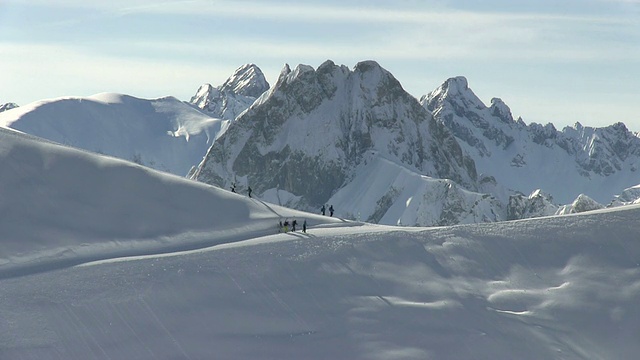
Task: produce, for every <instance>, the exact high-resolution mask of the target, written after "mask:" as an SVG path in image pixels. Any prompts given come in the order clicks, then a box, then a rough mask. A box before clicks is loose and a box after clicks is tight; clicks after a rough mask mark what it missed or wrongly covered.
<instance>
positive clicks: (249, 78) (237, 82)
mask: <svg viewBox="0 0 640 360" xmlns="http://www.w3.org/2000/svg"><path fill="white" fill-rule="evenodd" d="M267 90H269V83H268V82H267V80H266V78H265V76H264V74H263V73H262V70H260V68H258V67H257V66H256V65H255V64H246V65H243V66H241V67H239V68H238V69H236V71H235V72H234V73H233V75H231V76H230V77H229V78H228V79H227V80H226V81H225V82H224V83H223V84H222V85H220V86H218V87H213V86H212V85H211V84H204V85H202V86H200V87H199V88H198V91H197V92H196V94H195V95H194V96H193V97H192V98H191V100H190V101H189V102H190V103H191V104H193V105H195V106H196V107H198V108H200V109H201V110H203V111H204V112H206V113H207V114H209V115H211V116H213V117H215V118H220V119H226V120H233V119H235V118H236V117H237V116H238V115H240V113H242V112H243V111H244V110H246V109H247V108H248V107H249V106H251V104H252V103H253V102H254V101H255V100H256V99H257V98H258V97H260V95H262V94H263V93H264V92H266V91H267Z"/></svg>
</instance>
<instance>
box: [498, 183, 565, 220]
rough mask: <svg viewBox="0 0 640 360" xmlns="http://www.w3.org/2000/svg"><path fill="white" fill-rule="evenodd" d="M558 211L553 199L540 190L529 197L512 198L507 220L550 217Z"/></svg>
mask: <svg viewBox="0 0 640 360" xmlns="http://www.w3.org/2000/svg"><path fill="white" fill-rule="evenodd" d="M557 211H558V205H554V204H553V198H552V197H551V196H550V195H549V194H545V193H544V192H542V190H539V189H538V190H536V191H534V192H532V193H531V195H529V196H524V195H521V194H519V195H512V196H510V197H509V204H508V205H507V220H518V219H528V218H534V217H541V216H550V215H555V214H556V212H557Z"/></svg>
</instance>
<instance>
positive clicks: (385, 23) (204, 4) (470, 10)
mask: <svg viewBox="0 0 640 360" xmlns="http://www.w3.org/2000/svg"><path fill="white" fill-rule="evenodd" d="M327 59H331V60H333V61H334V62H336V63H338V64H344V65H347V66H349V67H353V66H354V65H355V64H356V63H357V62H358V61H361V60H369V59H372V60H376V61H378V62H379V63H380V64H381V65H382V66H383V67H385V68H386V69H388V70H389V71H391V72H392V73H393V74H394V75H395V76H396V78H398V80H399V81H400V82H401V83H402V85H403V86H404V88H405V89H406V90H407V91H408V92H409V93H411V94H413V95H414V96H416V97H420V96H421V95H424V94H426V93H428V92H429V91H431V90H433V89H434V88H435V87H437V86H438V85H440V84H441V83H442V82H443V81H445V80H446V79H447V78H449V77H453V76H458V75H462V76H465V77H467V79H468V81H469V85H470V87H471V88H472V89H473V90H474V91H475V92H476V94H477V95H478V96H479V97H480V98H481V99H482V100H483V101H484V102H485V103H487V104H489V102H490V100H491V98H492V97H500V98H502V99H503V100H504V101H505V102H506V103H507V104H508V105H509V106H510V107H511V110H512V112H513V113H514V116H516V117H517V116H522V117H523V119H524V121H525V122H527V123H530V122H538V123H547V122H552V123H554V124H555V125H556V127H558V128H562V127H563V126H565V125H570V124H573V123H575V122H576V121H580V122H581V123H582V124H583V125H587V126H606V125H610V124H613V123H614V122H618V121H622V122H624V123H625V124H627V126H628V127H629V128H630V130H633V131H640V90H638V85H637V83H638V81H639V80H640V0H552V1H549V0H532V1H518V0H488V1H480V0H477V1H471V0H433V1H431V0H420V1H418V0H389V1H381V0H376V1H366V0H341V1H337V0H324V1H294V0H280V1H270V0H269V1H243V0H184V1H169V0H155V1H151V0H110V1H91V0H0V103H4V102H16V103H18V104H19V105H25V104H27V103H29V102H32V101H37V100H41V99H45V98H53V97H61V96H89V95H92V94H95V93H99V92H119V93H125V94H129V95H133V96H138V97H144V98H154V97H160V96H165V95H173V96H176V97H177V98H179V99H182V100H189V99H190V97H191V96H192V95H193V94H194V93H195V91H196V90H197V88H198V86H199V85H201V84H203V83H211V84H213V85H219V84H221V83H222V82H223V81H224V80H225V79H226V78H227V77H228V76H229V75H231V73H232V72H233V70H235V69H236V68H237V67H239V66H240V65H242V64H245V63H255V64H257V65H258V66H259V67H260V68H261V69H262V70H263V71H264V72H265V74H266V75H267V78H268V80H269V81H270V82H271V83H274V82H275V80H276V77H277V75H278V74H279V72H280V69H281V68H282V66H283V65H284V64H285V63H288V64H290V65H291V66H295V65H297V64H299V63H303V64H308V65H312V66H314V67H317V66H318V65H320V64H321V63H322V62H324V61H325V60H327Z"/></svg>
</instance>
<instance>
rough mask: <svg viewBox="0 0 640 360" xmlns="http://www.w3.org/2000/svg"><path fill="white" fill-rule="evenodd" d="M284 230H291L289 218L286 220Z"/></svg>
mask: <svg viewBox="0 0 640 360" xmlns="http://www.w3.org/2000/svg"><path fill="white" fill-rule="evenodd" d="M284 232H289V220H285V221H284Z"/></svg>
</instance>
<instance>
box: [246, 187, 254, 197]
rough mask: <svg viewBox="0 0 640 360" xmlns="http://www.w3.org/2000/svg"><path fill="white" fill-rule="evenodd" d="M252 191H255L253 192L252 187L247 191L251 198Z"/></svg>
mask: <svg viewBox="0 0 640 360" xmlns="http://www.w3.org/2000/svg"><path fill="white" fill-rule="evenodd" d="M252 191H253V190H251V186H249V188H248V189H247V192H248V193H249V197H251V192H252Z"/></svg>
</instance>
